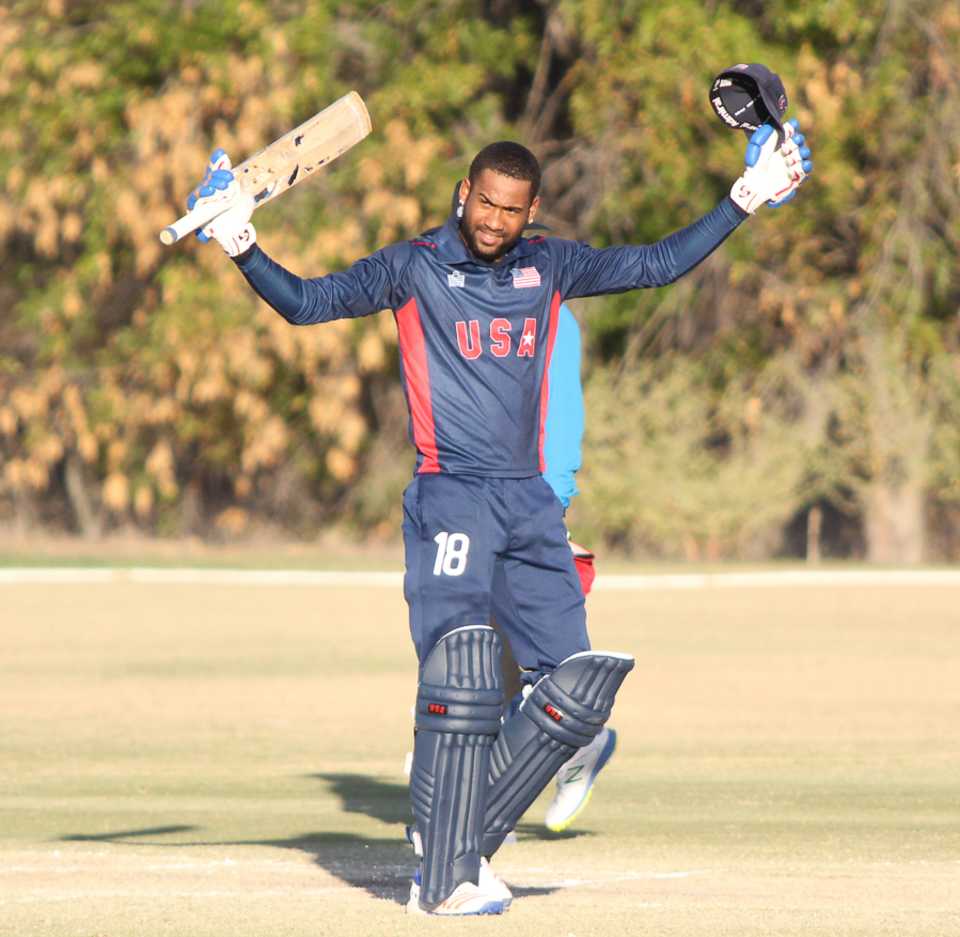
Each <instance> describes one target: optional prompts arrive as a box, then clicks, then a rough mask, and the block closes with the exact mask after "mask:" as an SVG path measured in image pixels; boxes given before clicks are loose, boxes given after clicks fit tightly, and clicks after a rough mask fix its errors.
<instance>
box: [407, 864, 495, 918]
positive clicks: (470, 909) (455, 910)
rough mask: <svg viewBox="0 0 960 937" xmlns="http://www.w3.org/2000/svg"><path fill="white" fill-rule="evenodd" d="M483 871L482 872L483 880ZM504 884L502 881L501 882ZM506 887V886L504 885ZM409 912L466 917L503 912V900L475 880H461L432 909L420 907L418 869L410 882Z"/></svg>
mask: <svg viewBox="0 0 960 937" xmlns="http://www.w3.org/2000/svg"><path fill="white" fill-rule="evenodd" d="M482 877H483V873H482V872H481V881H482ZM501 884H502V883H501ZM504 888H506V886H505V885H504ZM511 897H512V896H511ZM406 910H407V914H433V915H436V916H438V917H466V916H467V915H476V914H503V911H504V907H503V902H502V901H500V900H499V899H497V898H496V897H495V896H494V895H493V894H492V893H491V892H490V891H487V890H485V889H483V888H481V887H480V886H479V885H474V884H473V882H461V883H460V884H459V885H457V887H456V888H454V890H453V891H452V892H451V893H450V894H449V895H448V896H447V897H446V898H445V899H444V900H443V901H441V902H440V904H438V905H437V906H436V907H435V908H434V909H433V910H432V911H428V910H427V909H426V908H421V907H420V870H419V869H417V872H416V875H414V877H413V881H412V882H411V883H410V900H409V901H407V909H406Z"/></svg>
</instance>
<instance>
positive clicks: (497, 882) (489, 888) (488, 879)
mask: <svg viewBox="0 0 960 937" xmlns="http://www.w3.org/2000/svg"><path fill="white" fill-rule="evenodd" d="M478 884H479V886H480V888H481V889H482V890H483V891H485V892H487V893H489V894H491V895H493V897H494V898H496V899H497V900H498V901H500V902H502V903H503V910H504V911H506V910H508V909H509V907H510V903H511V902H512V901H513V892H512V891H510V889H509V888H508V887H507V883H506V882H505V881H504V880H503V879H502V878H500V876H499V875H497V873H496V872H494V871H493V869H491V868H490V863H489V862H488V861H487V860H486V859H484V858H483V856H481V857H480V880H479V883H478Z"/></svg>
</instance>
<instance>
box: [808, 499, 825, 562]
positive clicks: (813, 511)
mask: <svg viewBox="0 0 960 937" xmlns="http://www.w3.org/2000/svg"><path fill="white" fill-rule="evenodd" d="M822 527H823V508H821V507H820V505H819V504H815V505H814V506H813V507H812V508H810V510H809V511H808V512H807V562H808V563H810V564H811V565H816V564H817V563H819V562H820V531H821V529H822Z"/></svg>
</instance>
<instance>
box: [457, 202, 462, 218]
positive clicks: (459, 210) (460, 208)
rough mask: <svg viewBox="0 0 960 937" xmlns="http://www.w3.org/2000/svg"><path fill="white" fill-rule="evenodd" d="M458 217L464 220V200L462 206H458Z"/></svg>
mask: <svg viewBox="0 0 960 937" xmlns="http://www.w3.org/2000/svg"><path fill="white" fill-rule="evenodd" d="M457 217H458V218H462V217H463V200H461V201H460V204H459V205H457Z"/></svg>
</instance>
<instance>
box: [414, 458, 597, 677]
mask: <svg viewBox="0 0 960 937" xmlns="http://www.w3.org/2000/svg"><path fill="white" fill-rule="evenodd" d="M403 540H404V549H405V558H406V575H405V577H404V596H405V598H406V600H407V604H408V606H409V609H410V634H411V637H412V638H413V643H414V645H415V647H416V649H417V657H418V659H419V660H420V661H421V662H422V661H423V660H424V658H425V657H426V655H427V654H428V653H429V652H430V650H431V648H433V646H434V645H435V644H436V643H437V641H439V640H440V638H442V637H443V635H445V634H447V633H448V632H450V631H452V630H453V629H454V628H460V627H462V626H464V625H486V624H489V623H490V616H491V612H493V613H494V614H497V610H498V609H501V614H499V615H497V622H498V624H499V625H500V626H501V629H502V630H503V631H504V633H505V635H506V637H507V639H508V640H509V641H510V646H511V647H512V649H513V653H514V656H515V657H516V659H517V663H518V664H519V665H520V666H521V667H522V668H524V670H530V671H536V672H544V671H551V670H553V669H554V668H555V667H556V666H557V664H559V663H560V662H561V661H562V660H564V659H565V658H566V657H569V656H570V655H571V654H576V653H578V652H579V651H587V650H589V649H590V642H589V640H588V638H587V628H586V616H585V612H584V602H583V590H582V589H581V586H580V579H579V577H578V576H577V573H576V570H575V568H574V564H573V554H572V553H571V551H570V547H569V546H568V545H567V534H566V528H565V526H564V523H563V507H562V505H561V504H560V501H559V500H558V499H557V497H556V495H554V493H553V491H552V490H551V488H550V486H549V485H548V484H547V483H546V482H545V481H544V480H543V478H541V477H540V476H539V475H538V476H533V477H531V478H484V477H480V476H473V475H444V474H436V475H418V476H416V478H414V480H413V481H412V482H411V483H410V484H409V485H408V486H407V489H406V491H405V492H404V495H403Z"/></svg>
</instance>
